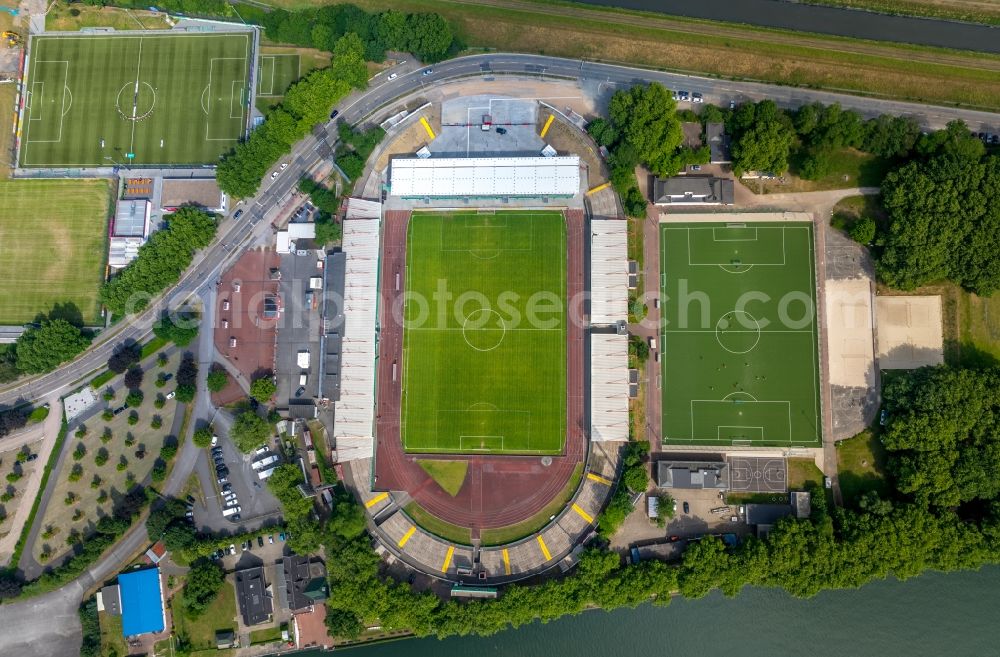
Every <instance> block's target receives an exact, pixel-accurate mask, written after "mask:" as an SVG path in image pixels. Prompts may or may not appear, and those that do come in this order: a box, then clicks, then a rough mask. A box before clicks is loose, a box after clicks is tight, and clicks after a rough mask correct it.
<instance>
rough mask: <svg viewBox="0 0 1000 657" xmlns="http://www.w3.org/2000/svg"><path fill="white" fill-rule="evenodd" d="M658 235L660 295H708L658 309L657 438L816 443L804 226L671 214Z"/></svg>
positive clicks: (809, 237) (810, 270) (808, 238)
mask: <svg viewBox="0 0 1000 657" xmlns="http://www.w3.org/2000/svg"><path fill="white" fill-rule="evenodd" d="M660 236H661V237H660V248H661V252H662V257H661V260H660V262H661V263H662V264H661V270H662V271H663V274H664V275H663V278H662V294H663V298H664V299H678V298H689V297H693V296H694V295H692V294H690V292H689V291H688V290H689V289H691V290H697V291H698V292H697V294H699V295H702V296H703V297H704V298H705V299H706V300H707V301H705V302H704V303H702V302H699V303H688V304H665V305H664V306H663V312H664V316H663V320H664V321H663V327H664V328H663V332H662V333H661V340H662V345H663V346H662V349H663V354H664V355H663V357H662V359H661V367H662V368H663V369H662V374H663V377H662V380H663V387H662V395H663V442H664V443H667V444H677V445H689V444H697V445H720V446H731V445H732V446H739V445H751V444H753V445H785V446H792V445H794V446H818V445H819V444H820V419H819V418H820V414H819V376H818V371H819V368H818V366H817V359H818V351H817V344H818V343H817V335H816V333H817V330H816V315H815V299H816V295H815V284H814V281H815V269H814V264H815V263H814V251H813V229H812V224H808V223H796V222H786V223H780V224H778V223H768V222H748V223H746V224H740V225H726V224H721V223H720V224H709V223H698V224H681V223H668V224H661V226H660ZM689 286H690V287H689ZM748 295H749V298H750V299H754V301H752V302H751V303H747V300H748ZM786 299H789V300H790V299H798V301H796V302H794V303H787V305H782V304H785V303H786V301H785V300H786ZM793 308H794V309H793Z"/></svg>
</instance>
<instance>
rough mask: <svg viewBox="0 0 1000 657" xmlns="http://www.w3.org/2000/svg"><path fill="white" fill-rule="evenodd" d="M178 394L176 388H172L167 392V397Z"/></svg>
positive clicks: (170, 397) (171, 397)
mask: <svg viewBox="0 0 1000 657" xmlns="http://www.w3.org/2000/svg"><path fill="white" fill-rule="evenodd" d="M176 396H177V391H176V390H171V391H170V392H168V393H167V399H173V398H174V397H176Z"/></svg>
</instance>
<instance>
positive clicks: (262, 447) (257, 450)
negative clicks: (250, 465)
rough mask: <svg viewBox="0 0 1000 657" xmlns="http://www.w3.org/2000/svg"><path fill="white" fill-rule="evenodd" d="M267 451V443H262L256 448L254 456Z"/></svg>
mask: <svg viewBox="0 0 1000 657" xmlns="http://www.w3.org/2000/svg"><path fill="white" fill-rule="evenodd" d="M266 451H267V445H261V446H260V447H258V448H257V449H255V450H254V451H253V453H254V456H260V455H261V454H263V453H264V452H266Z"/></svg>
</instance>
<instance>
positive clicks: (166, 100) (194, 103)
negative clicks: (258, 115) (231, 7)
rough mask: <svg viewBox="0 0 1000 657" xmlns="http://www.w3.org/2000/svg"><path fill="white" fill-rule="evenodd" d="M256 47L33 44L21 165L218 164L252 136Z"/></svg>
mask: <svg viewBox="0 0 1000 657" xmlns="http://www.w3.org/2000/svg"><path fill="white" fill-rule="evenodd" d="M252 50H253V41H252V38H251V35H250V34H249V33H236V34H149V35H142V36H138V35H121V36H106V35H87V36H70V37H66V36H59V37H46V36H41V37H34V38H32V40H31V60H30V62H29V64H28V72H27V80H26V82H25V90H26V98H25V109H24V115H23V119H22V126H21V149H20V163H21V166H25V167H41V166H58V167H84V166H113V165H119V166H142V165H155V164H214V163H216V162H217V161H218V159H219V156H220V155H221V154H223V153H225V152H226V151H228V150H229V149H230V148H232V147H233V146H234V145H235V144H236V143H237V141H238V140H239V139H240V138H241V137H242V136H243V134H244V132H245V130H246V123H247V111H248V107H249V98H248V94H249V83H248V80H249V64H250V62H251V61H252V55H253V53H252ZM102 142H103V145H102ZM130 156H131V157H130Z"/></svg>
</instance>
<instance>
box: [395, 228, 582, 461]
mask: <svg viewBox="0 0 1000 657" xmlns="http://www.w3.org/2000/svg"><path fill="white" fill-rule="evenodd" d="M566 256H567V254H566V223H565V220H564V218H563V216H562V214H561V213H559V212H497V213H495V214H494V213H492V212H489V213H482V214H480V213H476V212H471V213H414V214H413V216H412V218H411V219H410V224H409V234H408V236H407V260H406V292H407V300H406V306H405V310H404V338H403V372H402V376H403V398H402V412H401V415H402V418H401V422H402V440H403V447H404V449H406V450H407V451H411V452H431V453H442V452H445V453H447V452H453V453H481V454H487V453H493V454H497V453H505V454H558V453H560V452H561V451H562V448H563V441H564V438H565V435H566V321H567V316H566Z"/></svg>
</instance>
